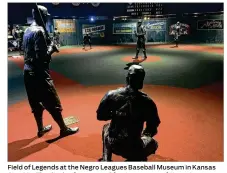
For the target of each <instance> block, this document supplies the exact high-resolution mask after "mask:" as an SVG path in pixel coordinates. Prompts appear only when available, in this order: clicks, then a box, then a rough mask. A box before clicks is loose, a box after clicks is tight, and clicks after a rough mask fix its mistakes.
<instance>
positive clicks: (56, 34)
mask: <svg viewBox="0 0 227 173" xmlns="http://www.w3.org/2000/svg"><path fill="white" fill-rule="evenodd" d="M53 37H54V43H55V44H56V45H57V46H58V47H60V32H59V31H58V28H56V27H55V28H54V34H53Z"/></svg>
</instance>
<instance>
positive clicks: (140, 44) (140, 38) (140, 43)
mask: <svg viewBox="0 0 227 173" xmlns="http://www.w3.org/2000/svg"><path fill="white" fill-rule="evenodd" d="M135 35H136V37H137V46H136V56H135V57H134V58H133V59H138V55H139V52H140V49H143V54H144V59H147V54H146V48H145V41H146V38H145V35H146V30H145V28H144V27H143V26H142V20H139V21H138V23H137V28H136V30H135Z"/></svg>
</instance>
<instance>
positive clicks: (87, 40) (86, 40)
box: [83, 33, 92, 49]
mask: <svg viewBox="0 0 227 173" xmlns="http://www.w3.org/2000/svg"><path fill="white" fill-rule="evenodd" d="M87 44H88V45H89V46H90V49H92V48H91V36H90V35H89V34H88V33H86V34H85V35H84V38H83V49H85V46H86V45H87Z"/></svg>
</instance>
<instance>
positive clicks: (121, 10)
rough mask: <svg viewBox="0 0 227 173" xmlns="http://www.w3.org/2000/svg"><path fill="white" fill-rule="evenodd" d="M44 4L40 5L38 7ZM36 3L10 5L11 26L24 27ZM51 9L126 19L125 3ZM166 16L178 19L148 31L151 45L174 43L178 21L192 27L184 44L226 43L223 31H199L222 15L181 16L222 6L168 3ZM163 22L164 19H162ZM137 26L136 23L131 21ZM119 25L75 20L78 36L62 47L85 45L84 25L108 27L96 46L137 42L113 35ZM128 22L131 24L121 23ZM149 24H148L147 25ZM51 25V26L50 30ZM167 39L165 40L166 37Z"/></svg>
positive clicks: (64, 14)
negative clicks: (199, 25) (161, 28)
mask: <svg viewBox="0 0 227 173" xmlns="http://www.w3.org/2000/svg"><path fill="white" fill-rule="evenodd" d="M39 4H41V3H39ZM34 5H35V4H34V3H8V24H10V25H13V24H22V25H23V24H25V23H27V17H30V16H31V9H32V8H33V7H34ZM41 5H44V6H46V7H47V8H48V10H49V13H51V15H52V16H58V17H59V18H67V17H71V16H109V17H111V16H121V15H126V9H125V7H126V5H127V4H126V3H101V4H100V6H99V7H93V6H92V5H91V4H90V3H85V4H81V5H80V6H79V7H75V6H73V5H72V4H71V3H60V4H59V5H57V6H55V5H53V4H52V3H43V4H41ZM164 9H165V13H166V14H177V17H176V18H171V19H164V21H165V22H166V29H165V31H149V32H148V41H149V42H150V41H151V40H153V41H156V42H171V41H172V40H173V36H170V35H169V26H170V25H172V24H175V23H176V22H177V21H180V22H181V23H186V24H188V25H190V35H186V36H182V37H181V38H180V39H181V41H182V42H185V43H186V42H192V43H194V42H203V43H215V42H216V43H223V39H224V38H223V35H224V33H223V30H197V21H198V20H205V19H223V15H216V16H214V15H212V16H203V17H182V13H192V12H215V11H223V3H166V4H165V6H164ZM162 20H163V19H162ZM132 21H133V22H136V20H132ZM116 22H117V21H113V20H112V19H109V20H98V21H95V22H91V21H89V20H76V21H75V25H76V32H74V33H62V34H61V42H62V45H75V44H81V43H82V37H83V35H82V28H83V25H88V24H89V25H105V31H104V32H103V34H102V35H104V37H103V36H102V37H93V38H92V42H93V44H113V43H132V42H135V41H136V38H135V36H134V34H120V35H119V34H117V35H115V34H113V23H116ZM121 22H129V21H121ZM147 22H149V21H147ZM51 25H52V26H51ZM48 27H49V31H52V30H53V27H54V26H53V22H50V23H49V26H48ZM163 35H164V36H163Z"/></svg>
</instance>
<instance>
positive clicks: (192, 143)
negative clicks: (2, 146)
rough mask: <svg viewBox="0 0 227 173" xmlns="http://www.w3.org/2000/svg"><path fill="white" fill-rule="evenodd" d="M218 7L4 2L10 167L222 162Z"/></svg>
mask: <svg viewBox="0 0 227 173" xmlns="http://www.w3.org/2000/svg"><path fill="white" fill-rule="evenodd" d="M21 9H23V10H21ZM223 9H224V5H223V3H145V2H144V3H63V2H62V3H61V2H59V3H38V4H36V3H20V2H17V3H8V122H7V123H8V150H7V152H8V161H9V162H24V161H26V162H46V161H48V162H63V161H69V162H71V161H72V162H100V161H108V162H124V161H146V162H163V161H164V162H170V161H171V162H184V161H190V162H222V161H224V112H223V108H224V105H223V96H224V95H223V90H224V88H223V86H224V84H223V77H224V72H223V70H224V66H223V64H224V11H223Z"/></svg>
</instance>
